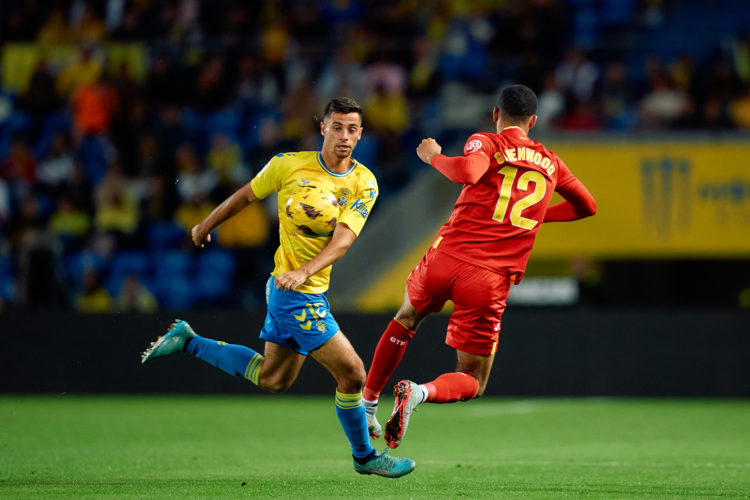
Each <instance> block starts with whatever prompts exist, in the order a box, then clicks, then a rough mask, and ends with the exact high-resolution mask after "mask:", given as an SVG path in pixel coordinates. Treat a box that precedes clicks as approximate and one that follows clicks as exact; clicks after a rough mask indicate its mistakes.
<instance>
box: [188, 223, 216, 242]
mask: <svg viewBox="0 0 750 500" xmlns="http://www.w3.org/2000/svg"><path fill="white" fill-rule="evenodd" d="M190 233H191V236H192V237H193V244H195V246H197V247H201V248H203V246H204V245H205V244H206V243H208V242H210V241H211V234H210V233H206V232H205V231H203V230H201V227H200V224H196V225H195V226H193V230H192V231H191V232H190Z"/></svg>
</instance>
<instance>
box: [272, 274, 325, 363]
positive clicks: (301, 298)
mask: <svg viewBox="0 0 750 500" xmlns="http://www.w3.org/2000/svg"><path fill="white" fill-rule="evenodd" d="M266 304H267V308H268V309H267V312H266V322H265V323H264V324H263V329H262V330H261V331H260V338H261V339H263V340H266V341H268V342H273V343H274V344H279V345H281V346H284V347H288V348H289V349H293V350H295V351H297V352H298V353H300V354H304V355H307V354H308V353H309V352H310V351H314V350H315V349H317V348H318V347H320V346H322V345H323V344H325V343H326V342H327V341H328V339H330V338H331V337H333V336H334V335H336V333H337V332H338V331H339V325H338V323H336V320H335V319H333V315H332V314H331V305H330V304H329V303H328V299H327V298H326V294H325V293H302V292H283V291H281V290H277V289H276V285H275V284H274V277H273V276H271V277H270V278H268V282H267V283H266Z"/></svg>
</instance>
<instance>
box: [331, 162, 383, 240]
mask: <svg viewBox="0 0 750 500" xmlns="http://www.w3.org/2000/svg"><path fill="white" fill-rule="evenodd" d="M377 198H378V183H377V181H376V180H375V176H374V175H372V173H371V172H369V171H368V172H367V173H366V174H365V175H363V176H362V177H361V178H360V179H359V182H358V184H357V193H356V197H354V199H353V200H352V201H351V203H348V204H347V206H346V207H344V210H343V211H342V212H341V215H340V216H339V222H341V223H343V224H346V225H347V227H348V228H349V229H351V230H352V231H354V234H356V235H357V236H359V233H360V232H361V231H362V228H363V227H364V226H365V222H367V217H369V215H370V212H371V211H372V207H373V205H375V200H377Z"/></svg>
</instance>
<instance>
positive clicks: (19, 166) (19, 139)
mask: <svg viewBox="0 0 750 500" xmlns="http://www.w3.org/2000/svg"><path fill="white" fill-rule="evenodd" d="M0 177H2V178H4V179H6V180H7V181H8V182H10V183H16V184H19V185H21V184H22V185H24V186H26V188H27V189H30V188H31V185H32V184H33V182H34V181H35V180H36V160H35V159H34V153H32V152H31V149H30V148H29V145H28V144H27V142H26V138H25V137H24V136H23V135H22V134H16V135H15V136H13V138H12V139H11V143H10V150H9V151H8V156H6V157H5V158H3V159H2V161H0Z"/></svg>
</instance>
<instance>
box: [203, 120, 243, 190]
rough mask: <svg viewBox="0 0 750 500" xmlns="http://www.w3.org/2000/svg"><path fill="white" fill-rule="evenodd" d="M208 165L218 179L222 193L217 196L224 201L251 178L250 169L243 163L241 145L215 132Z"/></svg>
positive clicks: (208, 156) (212, 137)
mask: <svg viewBox="0 0 750 500" xmlns="http://www.w3.org/2000/svg"><path fill="white" fill-rule="evenodd" d="M206 165H207V166H208V168H209V170H212V171H214V172H215V173H216V175H217V177H218V189H220V192H217V193H216V194H215V196H216V197H218V198H221V199H222V200H223V199H224V198H226V197H227V196H229V195H230V194H232V192H233V191H234V190H235V189H237V187H239V185H241V184H243V183H244V182H247V179H249V178H250V175H249V172H248V169H247V167H245V165H244V164H243V162H242V149H241V148H240V146H239V144H237V143H236V142H234V141H232V140H231V139H230V138H229V137H227V136H226V135H225V134H222V133H221V132H215V133H214V134H213V135H212V136H211V147H210V149H209V150H208V153H207V154H206Z"/></svg>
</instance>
